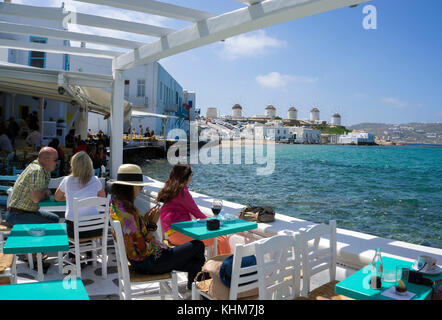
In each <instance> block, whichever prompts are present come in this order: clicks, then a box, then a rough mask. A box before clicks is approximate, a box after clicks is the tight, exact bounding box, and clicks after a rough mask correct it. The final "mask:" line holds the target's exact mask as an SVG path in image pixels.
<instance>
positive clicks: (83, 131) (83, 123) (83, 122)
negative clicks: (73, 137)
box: [80, 106, 89, 141]
mask: <svg viewBox="0 0 442 320" xmlns="http://www.w3.org/2000/svg"><path fill="white" fill-rule="evenodd" d="M82 109H83V111H81V115H80V136H81V140H84V141H86V140H87V129H88V125H89V124H88V112H89V110H88V108H87V106H84V107H82Z"/></svg>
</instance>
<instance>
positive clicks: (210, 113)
mask: <svg viewBox="0 0 442 320" xmlns="http://www.w3.org/2000/svg"><path fill="white" fill-rule="evenodd" d="M206 118H207V119H216V118H218V111H217V109H216V108H207V110H206Z"/></svg>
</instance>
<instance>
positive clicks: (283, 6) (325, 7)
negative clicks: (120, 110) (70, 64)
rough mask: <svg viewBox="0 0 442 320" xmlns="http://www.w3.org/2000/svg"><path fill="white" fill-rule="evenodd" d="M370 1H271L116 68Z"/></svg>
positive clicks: (169, 39)
mask: <svg viewBox="0 0 442 320" xmlns="http://www.w3.org/2000/svg"><path fill="white" fill-rule="evenodd" d="M367 1H370V0H267V1H263V2H260V3H257V4H254V5H251V6H248V7H244V8H241V9H238V10H235V11H232V12H229V13H225V14H222V15H219V16H216V17H213V18H209V19H206V20H204V21H200V22H198V23H196V24H194V25H192V26H190V27H187V28H185V29H182V30H179V31H176V32H174V33H171V34H168V35H167V36H165V37H163V38H161V39H160V40H158V41H155V42H152V43H149V44H145V45H143V46H141V47H139V48H138V49H135V50H133V51H131V52H128V53H125V54H122V55H120V56H119V57H117V58H116V59H115V61H114V65H115V67H116V68H117V69H121V70H126V69H129V68H133V67H135V66H138V65H142V64H146V63H149V62H153V61H157V60H159V59H162V58H165V57H168V56H171V55H174V54H177V53H180V52H183V51H187V50H190V49H194V48H197V47H201V46H204V45H207V44H210V43H213V42H217V41H221V40H224V39H227V38H230V37H233V36H236V35H239V34H243V33H246V32H250V31H253V30H258V29H262V28H266V27H268V26H272V25H276V24H280V23H283V22H287V21H291V20H296V19H300V18H303V17H307V16H311V15H315V14H318V13H322V12H326V11H331V10H334V9H338V8H342V7H347V6H351V5H355V4H359V3H363V2H367Z"/></svg>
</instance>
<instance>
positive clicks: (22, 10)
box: [0, 2, 65, 21]
mask: <svg viewBox="0 0 442 320" xmlns="http://www.w3.org/2000/svg"><path fill="white" fill-rule="evenodd" d="M0 14H7V15H11V16H21V17H29V18H39V19H45V20H59V21H61V20H62V19H63V17H64V15H65V13H63V10H62V9H61V8H50V7H35V6H27V5H21V4H15V3H5V2H1V3H0Z"/></svg>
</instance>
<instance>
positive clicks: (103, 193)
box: [97, 189, 106, 198]
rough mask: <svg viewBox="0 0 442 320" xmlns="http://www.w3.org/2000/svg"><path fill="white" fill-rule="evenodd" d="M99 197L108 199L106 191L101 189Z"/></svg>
mask: <svg viewBox="0 0 442 320" xmlns="http://www.w3.org/2000/svg"><path fill="white" fill-rule="evenodd" d="M97 197H102V198H106V192H104V190H103V189H101V190H100V191H98V193H97Z"/></svg>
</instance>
